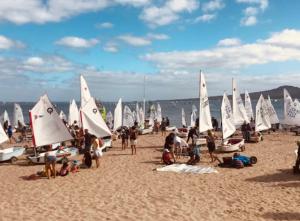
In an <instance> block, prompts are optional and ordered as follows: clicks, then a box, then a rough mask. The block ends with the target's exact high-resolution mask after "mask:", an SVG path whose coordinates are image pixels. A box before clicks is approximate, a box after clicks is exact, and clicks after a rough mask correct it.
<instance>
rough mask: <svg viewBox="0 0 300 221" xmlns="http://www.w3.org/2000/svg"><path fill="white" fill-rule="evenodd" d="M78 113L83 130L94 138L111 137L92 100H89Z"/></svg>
mask: <svg viewBox="0 0 300 221" xmlns="http://www.w3.org/2000/svg"><path fill="white" fill-rule="evenodd" d="M80 113H81V122H82V128H83V129H88V131H89V133H90V134H93V135H95V136H96V137H106V136H111V132H110V129H109V128H108V127H107V125H106V123H105V122H104V120H103V118H102V116H101V113H100V111H99V109H98V107H97V105H96V102H95V99H94V98H91V99H90V100H89V101H88V102H87V103H86V104H85V106H84V107H83V108H81V112H80Z"/></svg>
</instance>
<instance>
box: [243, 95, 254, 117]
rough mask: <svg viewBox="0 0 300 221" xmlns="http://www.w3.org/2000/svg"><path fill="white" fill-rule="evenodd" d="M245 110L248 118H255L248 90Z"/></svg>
mask: <svg viewBox="0 0 300 221" xmlns="http://www.w3.org/2000/svg"><path fill="white" fill-rule="evenodd" d="M245 110H246V114H247V117H248V120H251V118H252V119H254V116H253V109H252V104H251V98H250V95H249V93H248V91H245Z"/></svg>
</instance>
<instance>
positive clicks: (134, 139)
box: [129, 126, 138, 155]
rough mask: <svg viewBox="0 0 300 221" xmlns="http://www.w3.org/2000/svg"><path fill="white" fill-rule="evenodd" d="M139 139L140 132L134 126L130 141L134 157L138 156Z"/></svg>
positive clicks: (130, 132)
mask: <svg viewBox="0 0 300 221" xmlns="http://www.w3.org/2000/svg"><path fill="white" fill-rule="evenodd" d="M137 137H138V131H137V129H136V127H135V126H132V127H131V128H130V131H129V139H130V146H131V154H132V155H133V154H136V145H137Z"/></svg>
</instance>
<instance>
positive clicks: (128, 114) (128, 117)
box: [123, 105, 134, 128]
mask: <svg viewBox="0 0 300 221" xmlns="http://www.w3.org/2000/svg"><path fill="white" fill-rule="evenodd" d="M133 125H134V116H133V113H132V111H131V110H130V108H129V107H128V106H127V105H125V107H124V112H123V126H124V127H127V128H130V127H132V126H133Z"/></svg>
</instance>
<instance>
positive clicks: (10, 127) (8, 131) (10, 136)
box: [7, 125, 13, 143]
mask: <svg viewBox="0 0 300 221" xmlns="http://www.w3.org/2000/svg"><path fill="white" fill-rule="evenodd" d="M7 136H8V138H9V143H12V142H11V140H12V138H13V129H12V126H11V125H9V126H8V129H7Z"/></svg>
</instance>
